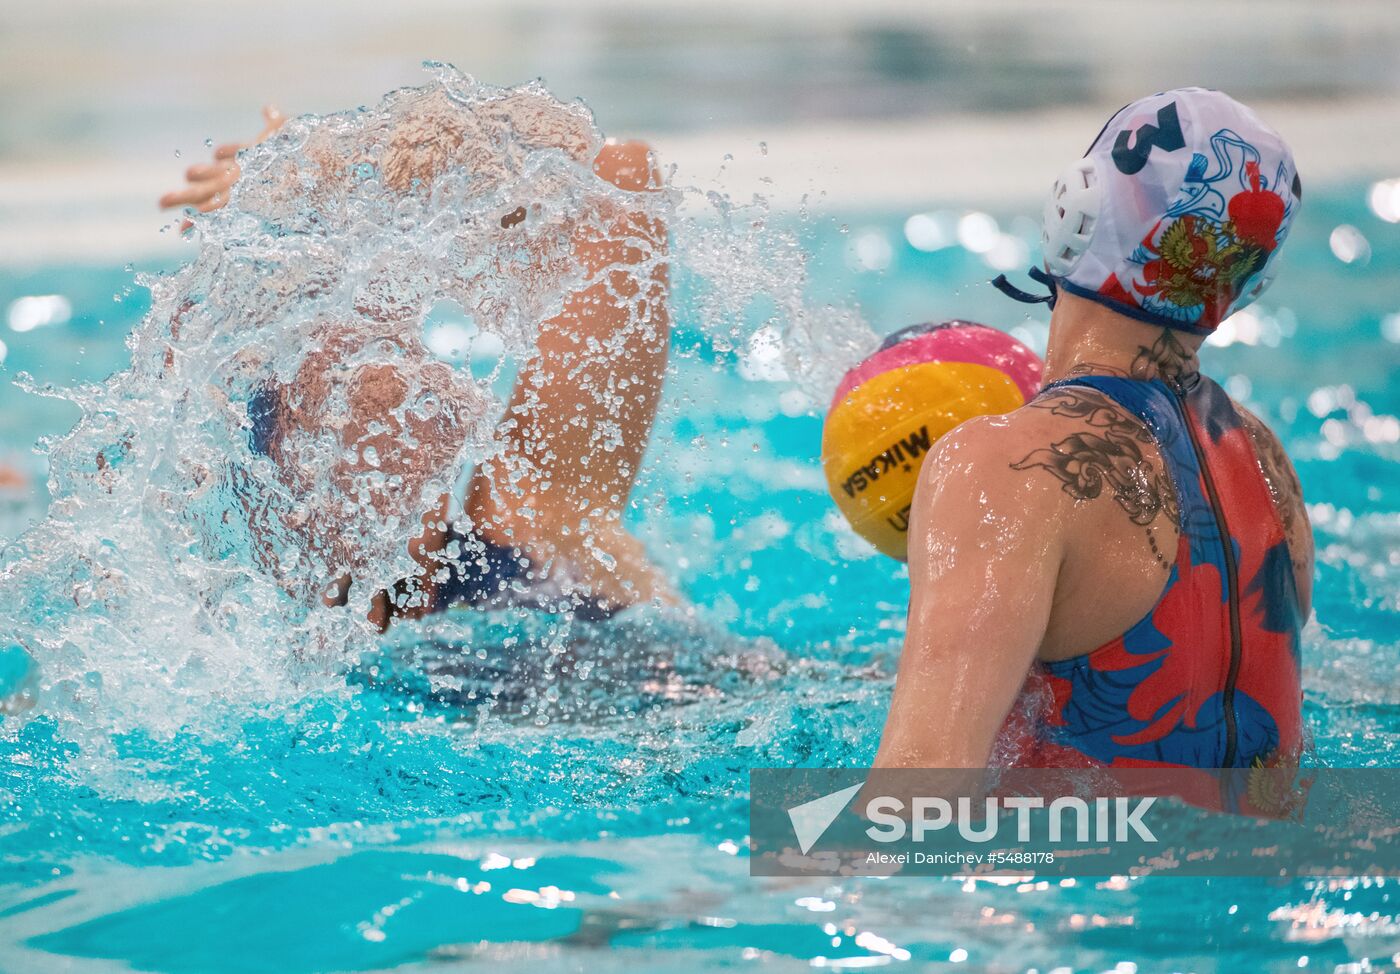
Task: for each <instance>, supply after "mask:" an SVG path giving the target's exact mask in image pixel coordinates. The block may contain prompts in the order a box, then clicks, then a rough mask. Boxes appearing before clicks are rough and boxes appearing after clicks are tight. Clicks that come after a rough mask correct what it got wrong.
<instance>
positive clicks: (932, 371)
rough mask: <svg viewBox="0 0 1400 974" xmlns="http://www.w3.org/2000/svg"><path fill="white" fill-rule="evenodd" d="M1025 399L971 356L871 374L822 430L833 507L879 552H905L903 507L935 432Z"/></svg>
mask: <svg viewBox="0 0 1400 974" xmlns="http://www.w3.org/2000/svg"><path fill="white" fill-rule="evenodd" d="M1024 404H1025V399H1024V397H1023V396H1022V395H1021V390H1020V389H1019V388H1018V387H1017V386H1016V383H1015V382H1013V381H1012V380H1011V379H1010V378H1009V377H1008V376H1006V375H1005V374H1003V373H1002V372H1000V371H999V370H997V369H994V368H991V367H990V366H986V365H975V364H973V363H971V362H923V363H920V364H918V365H909V366H904V367H901V368H897V369H890V370H889V371H888V372H882V373H880V374H879V375H876V376H872V377H871V378H869V379H867V380H866V381H865V382H863V383H861V384H860V385H859V386H857V387H856V388H854V389H852V390H851V391H850V393H849V394H848V395H847V396H846V398H845V399H843V400H842V401H841V402H839V403H838V404H837V405H836V406H835V407H834V408H833V409H832V410H831V412H830V413H829V414H828V415H827V418H826V425H825V427H824V428H823V430H822V467H823V469H824V470H825V472H826V482H827V487H828V488H829V489H830V491H831V496H832V497H833V498H834V499H835V500H836V506H837V507H839V508H840V509H841V513H842V514H844V515H845V516H846V519H847V520H848V521H849V522H850V524H851V527H852V528H854V529H855V532H856V533H857V534H859V535H860V536H861V537H863V538H865V539H866V540H867V541H869V542H870V543H871V544H873V545H874V546H875V547H876V548H878V549H879V550H880V551H881V552H883V553H884V554H887V555H889V556H891V557H892V558H898V559H899V560H900V561H903V560H904V559H905V558H906V557H907V556H908V544H909V538H908V531H909V520H908V516H909V507H910V504H911V503H912V501H913V499H914V486H915V485H916V484H917V483H918V480H919V468H920V467H921V466H922V465H923V461H924V457H925V456H926V455H927V454H928V452H929V450H931V449H932V448H933V444H934V443H936V442H937V441H938V440H939V438H940V437H942V436H943V434H945V433H947V432H948V431H949V430H951V429H953V428H954V427H955V426H958V425H960V424H961V423H964V422H966V421H967V420H969V419H972V418H973V417H974V416H986V415H989V414H995V413H1005V412H1010V411H1011V410H1013V409H1017V408H1019V407H1020V406H1022V405H1024Z"/></svg>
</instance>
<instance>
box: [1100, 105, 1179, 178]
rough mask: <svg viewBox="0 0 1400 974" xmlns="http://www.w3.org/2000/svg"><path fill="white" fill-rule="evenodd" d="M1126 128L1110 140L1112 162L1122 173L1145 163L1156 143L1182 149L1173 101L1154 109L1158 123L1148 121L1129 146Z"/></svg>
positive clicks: (1165, 147) (1132, 170) (1167, 147)
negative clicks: (1114, 138)
mask: <svg viewBox="0 0 1400 974" xmlns="http://www.w3.org/2000/svg"><path fill="white" fill-rule="evenodd" d="M1128 136H1129V132H1128V130H1127V129H1124V130H1123V131H1121V132H1119V133H1118V139H1117V141H1115V142H1114V143H1113V164H1114V165H1115V166H1117V167H1118V171H1119V172H1121V173H1123V175H1125V176H1131V175H1133V174H1134V173H1136V172H1138V171H1139V170H1140V169H1142V167H1143V166H1145V165H1147V157H1148V156H1149V155H1151V154H1152V149H1153V147H1154V146H1155V147H1156V148H1158V149H1161V150H1162V151H1163V152H1171V151H1173V150H1174V149H1182V148H1185V146H1186V140H1185V139H1184V138H1183V137H1182V135H1181V121H1180V120H1179V119H1178V118H1177V117H1176V102H1172V103H1171V104H1169V105H1163V106H1162V107H1161V108H1159V109H1158V110H1157V124H1156V125H1153V124H1152V123H1150V122H1149V123H1148V124H1146V125H1144V126H1142V127H1141V128H1139V129H1138V130H1137V138H1136V139H1135V140H1134V144H1133V146H1132V147H1131V148H1129V147H1128Z"/></svg>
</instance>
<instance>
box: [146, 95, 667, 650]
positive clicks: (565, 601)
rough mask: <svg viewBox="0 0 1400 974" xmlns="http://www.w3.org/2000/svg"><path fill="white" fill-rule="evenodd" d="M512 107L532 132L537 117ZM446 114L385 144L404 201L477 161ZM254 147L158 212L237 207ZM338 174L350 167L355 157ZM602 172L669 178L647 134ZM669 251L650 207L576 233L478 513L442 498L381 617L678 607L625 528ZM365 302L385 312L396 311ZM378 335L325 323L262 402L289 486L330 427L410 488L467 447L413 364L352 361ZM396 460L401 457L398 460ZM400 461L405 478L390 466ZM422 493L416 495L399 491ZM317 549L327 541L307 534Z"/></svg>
mask: <svg viewBox="0 0 1400 974" xmlns="http://www.w3.org/2000/svg"><path fill="white" fill-rule="evenodd" d="M510 97H511V98H513V99H517V100H519V99H524V98H528V97H529V95H528V94H524V95H519V94H517V95H512V96H510ZM525 107H526V108H528V106H525ZM515 108H516V114H517V115H519V116H523V117H524V118H525V119H526V121H527V122H528V120H529V115H528V112H526V111H524V110H522V108H521V106H519V105H516V106H515ZM438 114H439V115H440V116H441V117H436V116H435V114H434V109H433V107H432V106H431V105H428V106H427V107H425V108H424V109H423V110H422V111H420V112H419V113H418V115H417V117H416V122H415V123H414V124H412V125H410V126H408V127H409V128H412V129H413V130H412V131H395V132H393V133H389V137H388V138H387V139H386V142H387V149H386V152H387V156H386V158H385V159H384V160H383V161H382V163H381V168H382V169H383V171H384V173H385V179H386V181H387V182H389V183H390V184H391V185H393V186H401V187H402V188H403V190H404V191H405V193H407V192H409V191H410V190H411V189H414V188H415V187H419V186H423V185H428V184H431V182H432V180H433V179H434V177H435V176H436V175H438V174H439V173H440V172H442V171H443V170H445V169H446V168H447V167H448V166H449V165H451V164H454V163H456V164H465V165H471V164H472V160H473V158H474V157H473V155H472V148H473V147H472V144H471V139H470V133H466V134H465V135H464V134H463V133H462V132H460V131H458V129H460V127H461V119H462V115H461V112H460V111H459V110H458V109H456V108H455V106H445V107H444V109H443V111H442V112H440V113H438ZM265 116H266V119H267V123H268V124H267V127H266V129H265V130H264V132H263V134H262V136H260V138H265V137H266V136H268V135H269V134H271V133H272V132H274V131H276V130H277V128H278V127H279V126H280V124H281V122H282V116H280V115H279V114H277V113H275V112H271V111H269V112H266V113H265ZM547 121H548V120H547ZM556 128H557V129H559V130H558V131H556V130H555V129H556ZM540 129H541V131H540V133H539V136H540V139H542V140H546V141H545V142H544V144H549V145H554V144H555V143H556V142H557V143H558V146H559V147H560V148H563V149H565V151H570V152H574V153H575V154H577V153H576V151H575V150H577V148H578V146H577V145H576V144H575V143H579V144H584V145H586V142H580V139H579V137H578V133H575V132H572V131H565V130H564V129H563V128H560V127H559V126H558V125H557V124H552V125H551V124H544V123H542V124H541V125H540ZM550 140H552V141H550ZM240 148H241V146H238V145H229V146H223V147H220V148H219V149H217V150H216V151H215V158H214V161H213V162H212V163H210V164H208V165H199V166H193V167H191V168H190V169H189V170H188V171H187V173H186V178H187V180H188V184H187V186H186V187H185V188H183V189H182V190H179V191H176V192H172V193H169V194H167V195H166V196H165V197H163V198H162V199H161V205H162V206H167V207H174V206H183V207H191V208H194V209H197V210H199V211H200V212H210V211H212V210H215V209H218V208H219V207H221V206H222V205H224V203H225V202H227V199H228V191H229V189H230V188H231V187H232V186H233V184H234V183H235V181H236V180H237V179H238V178H239V175H240V172H239V167H238V163H237V154H238V150H239V149H240ZM459 157H460V158H459ZM488 161H489V160H488ZM583 161H586V160H583ZM328 168H330V169H343V168H345V163H344V162H343V161H342V162H340V163H338V164H334V163H333V164H332V165H331V166H330V167H328ZM593 170H594V172H595V173H596V174H597V175H598V176H599V177H601V178H602V179H604V180H607V181H608V182H609V183H611V184H613V185H614V186H616V187H618V188H620V189H623V190H626V191H629V192H636V193H644V192H649V191H651V190H654V189H655V188H657V186H658V185H659V176H658V173H657V170H656V168H655V167H654V165H653V164H652V162H651V160H650V158H649V151H648V148H647V147H646V146H645V145H643V144H641V143H637V142H630V143H625V144H614V143H609V144H607V145H604V146H603V147H602V149H601V151H600V152H599V153H598V154H597V157H596V159H595V160H594V161H593ZM474 175H478V176H479V174H477V173H474ZM522 202H527V203H528V202H529V201H522ZM524 219H525V210H524V207H523V206H522V207H521V208H519V209H509V208H507V211H505V212H503V213H502V214H501V217H500V225H501V227H502V228H503V229H505V230H509V229H510V228H511V227H513V226H514V225H516V224H517V223H520V222H523V221H524ZM665 245H666V234H665V228H664V227H662V226H661V225H660V224H659V222H658V221H656V220H655V219H653V218H651V217H648V216H647V215H646V214H643V213H641V212H637V213H631V212H622V213H617V214H615V215H614V218H613V220H612V222H611V224H610V225H609V226H605V227H602V228H600V227H597V226H579V227H578V228H577V230H576V231H575V233H574V236H573V241H572V251H573V259H574V260H575V261H576V263H577V266H578V267H580V268H581V269H582V271H583V273H584V277H585V281H584V284H583V285H582V286H581V287H580V288H579V289H578V290H576V291H574V292H573V293H571V294H570V295H569V296H568V298H567V300H566V301H565V302H564V307H563V310H562V312H561V313H560V314H558V315H557V316H555V317H554V318H551V319H549V320H548V321H545V322H544V323H543V324H542V325H541V327H540V331H539V334H538V337H537V339H536V344H535V355H534V357H533V358H532V359H530V360H528V361H526V362H524V363H522V365H521V368H520V370H519V373H518V376H517V380H516V384H515V389H514V392H513V394H512V397H511V400H510V403H509V405H508V407H507V411H506V414H505V418H504V419H503V420H502V422H501V424H500V426H499V429H498V430H497V434H496V437H495V443H496V448H495V450H494V451H493V452H492V453H491V454H490V456H489V457H488V458H487V459H486V460H484V461H483V462H482V463H481V465H480V466H479V468H478V469H477V470H476V472H475V475H474V476H473V477H472V480H471V482H470V485H469V487H468V489H467V495H466V497H465V499H464V504H463V505H462V508H460V510H461V511H462V513H463V514H464V516H461V517H456V516H453V515H454V514H455V511H456V510H457V508H456V505H454V504H452V503H451V502H450V499H449V498H446V497H444V498H443V500H442V502H441V503H440V504H439V506H438V507H437V509H435V510H433V511H430V512H427V513H426V514H425V515H424V517H423V525H424V531H423V533H422V535H421V536H419V537H417V538H415V539H413V541H412V542H411V543H410V551H411V553H412V554H413V557H414V559H415V560H416V561H417V562H418V563H419V564H420V565H422V568H423V570H422V572H421V574H420V575H419V576H418V577H416V578H413V579H406V580H404V581H402V582H400V583H399V584H398V585H397V586H396V587H395V591H393V592H392V593H390V592H380V593H377V594H376V595H374V597H373V600H372V602H373V608H372V610H371V614H370V618H371V620H372V621H374V622H375V623H376V624H377V625H379V626H381V627H383V626H387V625H388V623H389V621H390V619H392V618H394V617H399V616H415V615H421V614H423V613H425V612H429V611H436V610H440V609H444V608H449V607H451V606H454V605H462V604H466V605H483V604H494V603H497V602H502V601H509V602H511V603H514V604H521V603H524V604H528V605H538V606H541V607H547V608H550V609H560V610H570V611H573V612H575V613H577V614H579V615H581V616H584V617H600V616H605V615H608V614H610V613H612V612H615V611H616V610H618V609H620V608H623V607H626V606H629V605H632V604H635V603H638V602H645V601H653V600H656V601H670V600H672V599H673V596H672V595H671V593H670V588H669V586H668V583H667V582H666V580H664V579H663V578H662V577H661V576H660V574H659V573H658V572H657V571H656V570H655V569H654V568H653V567H652V565H651V563H650V561H649V560H648V559H647V557H646V554H645V551H644V550H643V548H642V545H641V543H640V542H639V541H638V540H637V539H636V538H635V537H633V536H632V535H631V534H630V533H629V532H628V531H627V530H626V528H625V527H624V526H623V524H622V511H623V508H624V507H625V505H626V503H627V501H628V498H629V496H630V494H631V491H632V487H633V482H634V480H635V477H636V475H637V472H638V469H639V467H640V461H641V457H642V453H643V451H644V449H645V446H646V442H647V438H648V437H649V435H650V431H651V426H652V423H653V420H654V418H655V413H656V407H657V402H658V399H659V396H660V391H661V385H662V376H663V373H664V370H665V365H666V355H667V348H668V341H669V334H670V325H669V318H668V309H667V278H666V268H665V264H664V260H663V259H662V258H663V257H664V252H665ZM355 310H356V311H357V312H358V313H360V314H361V315H363V316H365V317H367V318H370V319H374V318H376V317H379V318H385V320H388V317H389V316H391V315H392V312H393V309H367V308H363V307H357V308H356V309H355ZM391 331H392V329H386V330H385V334H386V335H388V334H390V333H391ZM382 340H385V339H384V336H379V335H376V334H375V333H374V328H373V327H372V321H371V323H370V324H369V325H366V323H365V322H357V324H356V326H355V327H354V328H350V327H345V326H342V325H341V324H339V323H335V322H330V323H326V324H324V325H323V326H322V327H321V328H320V330H319V331H318V332H317V334H316V335H315V337H314V339H313V343H314V346H315V347H313V348H311V349H309V350H308V353H307V355H306V356H305V358H304V360H303V362H302V365H301V368H300V369H299V371H298V372H297V374H296V375H295V377H294V378H293V379H292V381H290V382H286V383H280V384H279V383H273V382H267V383H264V384H263V385H262V386H261V387H260V388H259V389H258V390H257V391H256V392H255V393H254V395H253V396H252V398H251V401H250V402H249V403H248V413H249V418H250V420H251V421H252V426H253V429H252V432H251V441H252V445H253V448H254V449H255V450H256V451H257V452H260V453H262V454H264V455H266V456H268V457H269V458H271V459H272V460H273V461H274V465H275V467H276V469H277V470H278V476H279V478H281V479H283V480H284V481H287V482H288V485H289V487H290V488H291V489H293V490H295V489H296V486H297V484H296V481H297V478H298V476H299V474H298V470H297V462H296V460H295V458H293V457H288V456H284V452H285V451H284V450H283V444H284V442H285V441H286V435H287V433H288V431H289V430H290V429H292V428H296V429H297V430H298V431H299V432H301V433H315V434H329V435H330V436H332V437H334V438H336V442H338V443H340V444H341V446H342V448H343V449H342V452H344V453H347V454H348V455H351V456H353V457H356V458H358V457H359V455H360V451H361V450H362V449H363V448H364V447H365V446H366V445H368V446H370V447H374V448H375V450H376V452H377V454H378V457H379V461H378V462H379V464H380V468H381V470H382V471H383V472H385V473H386V474H391V475H392V476H394V477H397V478H399V479H400V482H401V483H402V484H404V485H417V484H421V483H422V482H424V481H425V478H426V476H427V475H428V473H429V472H430V471H431V470H433V469H437V468H440V467H441V466H442V465H443V464H444V463H445V462H447V461H449V460H450V459H451V457H453V456H455V455H456V452H457V451H458V450H459V449H460V447H461V445H462V442H463V439H464V436H465V433H464V430H465V429H466V427H467V425H468V424H467V423H466V422H465V421H461V420H460V418H458V420H456V421H444V420H443V419H442V418H441V417H440V416H439V417H435V418H434V421H432V422H421V423H420V422H417V421H415V419H414V414H413V411H412V410H406V409H402V408H401V407H402V406H403V405H404V399H405V395H406V382H405V379H404V375H403V374H402V372H403V370H402V369H401V368H396V367H393V366H389V365H386V364H383V363H379V364H370V365H365V366H359V367H357V366H355V365H354V362H355V360H356V358H357V356H358V354H359V352H360V351H361V350H362V349H363V348H364V346H365V345H366V344H367V343H369V342H371V341H382ZM399 344H400V348H399V352H398V356H399V358H400V359H401V361H402V362H403V364H404V365H405V366H406V365H408V364H412V365H414V367H415V368H416V369H418V370H419V372H420V373H422V374H423V375H424V376H425V377H426V378H427V380H428V381H429V382H431V381H434V379H433V373H431V371H430V370H432V369H434V368H436V369H437V370H438V374H437V379H438V380H440V381H444V382H446V381H450V380H451V374H452V373H453V372H454V370H453V369H451V368H450V367H449V366H447V365H445V364H439V363H433V362H428V361H423V362H418V361H417V359H426V358H427V356H426V353H425V352H424V350H422V349H417V348H406V347H402V343H399ZM618 361H625V362H627V364H628V378H629V380H630V381H629V389H628V394H627V395H625V396H624V395H619V394H616V382H615V381H614V380H615V376H616V369H617V362H618ZM564 377H567V378H564ZM333 391H334V393H335V395H334V396H333V395H332V392H333ZM337 397H338V398H337ZM459 398H462V397H459ZM485 408H486V405H485V403H484V402H483V403H482V409H483V410H484V409H485ZM342 411H343V413H344V415H342V414H341V412H342ZM397 413H403V414H404V415H403V419H402V420H400V419H396V418H395V416H396V414H397ZM600 430H610V431H612V433H611V434H610V435H609V437H608V444H607V448H606V449H604V448H600V447H599V446H597V444H596V439H597V436H596V434H597V433H598V431H600ZM390 441H393V442H392V443H391V442H390ZM405 444H408V445H407V446H405ZM351 447H353V449H352V448H351ZM390 457H392V458H393V459H392V461H390V460H387V459H386V458H390ZM347 462H348V463H349V465H351V466H354V465H355V464H357V463H359V461H358V459H355V460H352V461H347ZM390 463H392V464H393V469H388V465H389V464H390ZM342 465H343V464H342ZM354 472H355V471H341V470H339V469H338V467H337V469H333V470H332V471H331V472H330V475H331V476H332V477H336V476H338V475H340V474H346V475H347V476H348V475H349V474H352V473H354ZM414 493H415V490H410V489H407V486H405V488H404V489H402V490H400V491H398V492H397V494H396V496H413V495H414ZM390 500H391V501H392V500H393V499H392V498H391V499H390ZM379 506H385V505H376V508H378V507H379ZM387 506H391V507H392V506H394V505H393V504H392V503H390V504H388V505H387ZM398 506H402V505H401V504H399V505H398ZM381 513H386V514H387V513H394V514H398V515H401V514H402V513H403V512H401V511H393V512H388V511H385V512H381ZM334 516H335V515H334V513H333V512H324V513H323V514H318V515H317V517H318V523H317V524H316V528H317V534H318V536H320V537H324V536H331V542H332V543H333V542H334V536H335V535H336V534H337V533H343V534H345V535H348V536H353V532H354V530H355V526H354V525H353V524H347V525H337V524H334V523H332V522H333V521H334ZM313 542H315V543H320V542H319V541H317V540H316V539H312V540H311V541H308V543H313ZM326 581H330V580H326ZM317 584H318V585H319V584H321V583H320V582H319V581H318V583H317ZM351 585H352V581H351V579H350V578H349V576H346V577H343V578H340V579H338V580H335V581H334V583H333V584H332V585H331V587H330V590H329V592H328V594H327V596H326V601H327V603H328V604H345V603H346V601H347V600H348V599H349V598H350V594H351V593H350V587H351Z"/></svg>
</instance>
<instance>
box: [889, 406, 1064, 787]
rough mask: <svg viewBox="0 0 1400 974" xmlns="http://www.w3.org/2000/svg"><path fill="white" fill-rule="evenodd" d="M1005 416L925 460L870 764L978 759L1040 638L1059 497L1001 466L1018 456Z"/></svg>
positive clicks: (1058, 546)
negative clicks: (902, 608)
mask: <svg viewBox="0 0 1400 974" xmlns="http://www.w3.org/2000/svg"><path fill="white" fill-rule="evenodd" d="M1014 422H1015V421H1014V420H1012V419H1008V418H1004V417H994V418H993V417H988V418H983V419H977V420H973V421H971V422H969V423H966V424H964V425H963V426H961V427H959V428H958V429H956V430H954V431H953V432H952V433H950V434H949V435H948V436H946V437H944V439H943V440H942V441H940V443H939V445H938V447H937V449H936V450H935V451H934V452H933V453H932V454H931V455H930V456H929V457H928V460H927V462H925V464H924V467H923V473H922V475H921V477H920V482H919V487H918V490H917V492H916V493H915V496H914V509H913V511H912V517H911V523H910V530H909V575H910V585H911V597H910V604H909V620H908V631H907V633H906V635H905V640H904V651H903V653H902V655H901V657H900V662H899V673H898V677H897V679H896V682H895V690H894V699H893V701H892V703H891V705H890V713H889V717H888V718H887V720H886V722H885V731H884V735H883V737H882V739H881V741H880V751H879V755H878V756H877V757H876V760H875V765H876V767H920V768H975V767H984V766H985V765H986V763H987V760H988V758H989V756H990V754H991V751H992V747H993V745H994V743H995V741H996V737H997V733H998V731H999V730H1000V728H1001V726H1002V722H1003V721H1004V720H1005V718H1006V715H1007V713H1008V712H1009V711H1010V709H1011V706H1012V704H1013V703H1014V701H1015V699H1016V696H1017V694H1018V692H1019V691H1020V689H1021V686H1022V684H1023V683H1024V682H1025V679H1026V675H1027V672H1028V671H1029V669H1030V666H1031V663H1032V661H1033V660H1034V659H1035V655H1036V651H1037V649H1038V648H1039V647H1040V643H1041V640H1042V638H1043V637H1044V635H1045V630H1046V624H1047V621H1048V620H1049V618H1050V610H1051V606H1052V603H1053V599H1054V593H1055V581H1056V576H1057V575H1058V572H1059V568H1060V562H1061V558H1062V553H1063V533H1062V530H1063V529H1062V524H1063V520H1064V519H1063V511H1062V510H1061V507H1062V506H1063V497H1064V495H1063V493H1061V492H1060V491H1058V490H1055V489H1054V487H1053V486H1051V487H1048V488H1047V485H1046V483H1045V478H1039V479H1038V480H1037V479H1036V478H1034V477H1033V475H1028V474H1027V473H1026V472H1024V471H1018V470H1015V469H1013V468H1012V467H1011V466H1010V459H1009V458H1013V457H1018V456H1020V455H1022V454H1023V453H1024V452H1025V448H1024V445H1023V439H1022V438H1021V436H1020V435H1018V433H1017V431H1016V430H1015V429H1014V428H1013V427H1014ZM1018 450H1019V451H1020V452H1017V451H1018Z"/></svg>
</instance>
